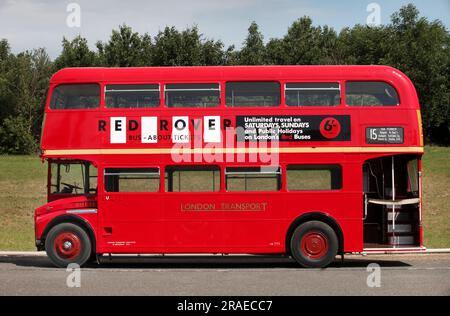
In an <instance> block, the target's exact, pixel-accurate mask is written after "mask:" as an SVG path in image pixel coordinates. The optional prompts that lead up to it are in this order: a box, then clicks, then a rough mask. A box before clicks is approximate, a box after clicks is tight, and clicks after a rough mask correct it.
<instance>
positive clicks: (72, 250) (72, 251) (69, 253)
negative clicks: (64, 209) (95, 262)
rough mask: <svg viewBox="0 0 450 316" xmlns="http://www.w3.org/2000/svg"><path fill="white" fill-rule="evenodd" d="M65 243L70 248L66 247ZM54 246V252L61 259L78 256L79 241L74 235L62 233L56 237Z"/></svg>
mask: <svg viewBox="0 0 450 316" xmlns="http://www.w3.org/2000/svg"><path fill="white" fill-rule="evenodd" d="M66 243H69V244H70V246H69V247H67V246H66ZM54 246H55V252H56V253H57V254H58V256H60V257H61V258H65V259H72V258H76V257H78V256H79V255H80V250H81V241H80V238H79V237H78V236H77V235H75V234H74V233H70V232H62V233H61V234H59V235H58V236H56V238H55V242H54Z"/></svg>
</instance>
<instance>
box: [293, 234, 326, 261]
mask: <svg viewBox="0 0 450 316" xmlns="http://www.w3.org/2000/svg"><path fill="white" fill-rule="evenodd" d="M300 250H301V251H302V252H303V254H304V255H305V256H307V257H309V258H311V259H320V258H322V257H323V256H325V255H326V253H327V252H328V238H327V237H326V236H325V235H324V234H323V233H321V232H309V233H306V234H305V235H304V236H303V237H302V239H301V240H300Z"/></svg>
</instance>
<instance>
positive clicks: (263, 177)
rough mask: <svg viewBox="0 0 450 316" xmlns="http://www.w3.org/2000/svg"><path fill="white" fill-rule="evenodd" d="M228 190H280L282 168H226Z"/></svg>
mask: <svg viewBox="0 0 450 316" xmlns="http://www.w3.org/2000/svg"><path fill="white" fill-rule="evenodd" d="M225 181H226V187H227V191H279V190H280V189H281V169H280V168H279V167H276V168H263V167H242V168H241V167H231V168H226V171H225Z"/></svg>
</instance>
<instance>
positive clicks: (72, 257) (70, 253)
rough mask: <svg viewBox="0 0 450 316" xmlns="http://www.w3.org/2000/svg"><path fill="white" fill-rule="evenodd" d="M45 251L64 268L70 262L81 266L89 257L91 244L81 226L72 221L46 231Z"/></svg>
mask: <svg viewBox="0 0 450 316" xmlns="http://www.w3.org/2000/svg"><path fill="white" fill-rule="evenodd" d="M45 251H46V252H47V256H48V257H49V258H50V260H51V261H52V262H53V263H54V264H55V265H56V266H57V267H60V268H65V267H67V266H68V265H69V264H71V263H76V264H78V265H79V266H82V265H83V264H85V263H86V262H87V261H88V260H89V258H90V257H91V253H92V245H91V240H90V239H89V236H88V234H87V233H86V231H85V230H84V229H83V228H81V227H80V226H78V225H75V224H72V223H62V224H58V225H56V226H54V227H53V228H52V229H50V231H49V232H48V234H47V238H46V239H45Z"/></svg>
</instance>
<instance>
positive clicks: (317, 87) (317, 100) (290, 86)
mask: <svg viewBox="0 0 450 316" xmlns="http://www.w3.org/2000/svg"><path fill="white" fill-rule="evenodd" d="M285 97H286V104H287V105H289V106H333V105H338V104H340V103H341V89H340V86H339V83H334V82H333V83H326V82H301V83H300V82H299V83H287V84H286V89H285Z"/></svg>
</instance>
